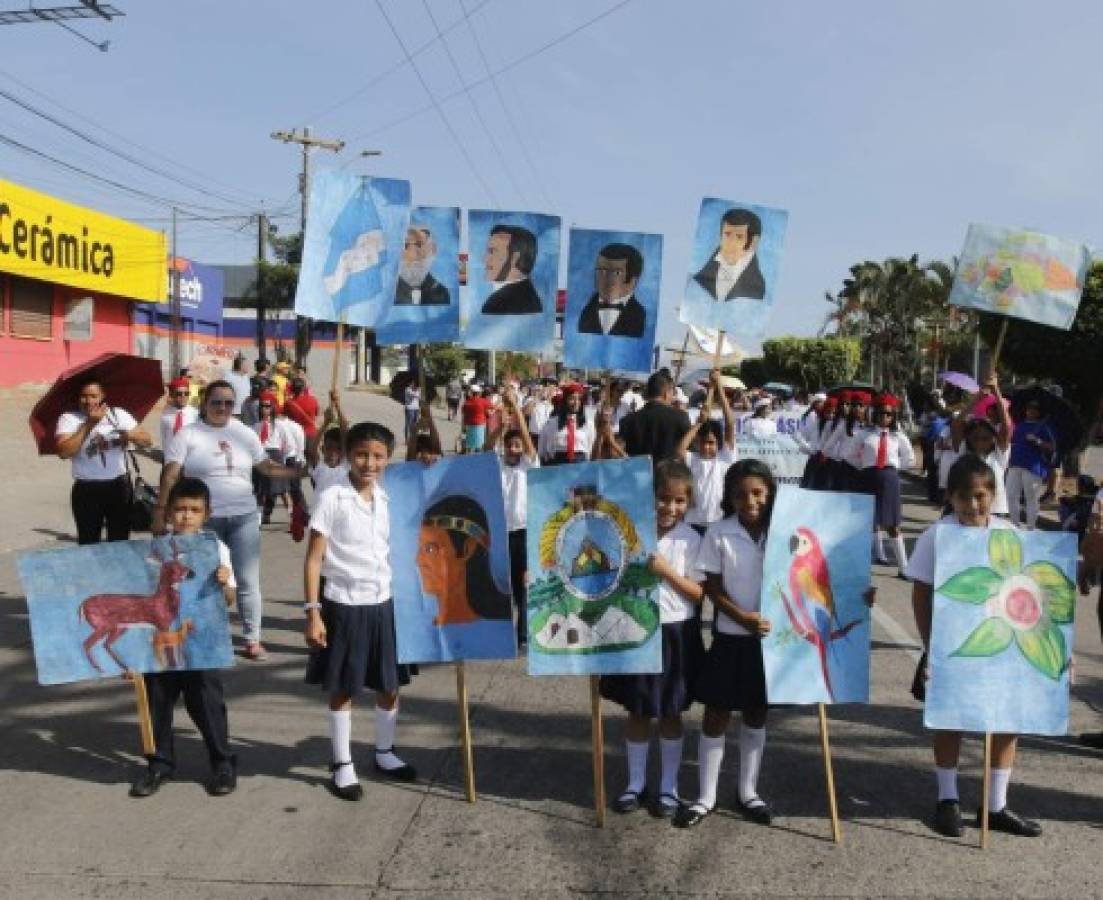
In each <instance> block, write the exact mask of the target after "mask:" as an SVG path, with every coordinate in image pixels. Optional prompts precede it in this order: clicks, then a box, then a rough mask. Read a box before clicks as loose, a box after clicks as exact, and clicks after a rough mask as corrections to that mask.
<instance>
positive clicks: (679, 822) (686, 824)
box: [672, 803, 712, 828]
mask: <svg viewBox="0 0 1103 900" xmlns="http://www.w3.org/2000/svg"><path fill="white" fill-rule="evenodd" d="M711 812H712V810H711V809H709V808H708V807H707V806H702V805H701V804H700V803H689V804H687V805H685V806H680V807H678V811H677V812H676V813H674V821H673V823H672V824H673V825H674V827H675V828H695V827H696V826H697V825H700V824H701V822H702V821H703V820H704V819H705V817H706V816H708V814H709V813H711Z"/></svg>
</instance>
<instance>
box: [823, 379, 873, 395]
mask: <svg viewBox="0 0 1103 900" xmlns="http://www.w3.org/2000/svg"><path fill="white" fill-rule="evenodd" d="M843 391H866V392H868V393H870V394H876V393H878V390H877V388H875V387H874V386H873V385H872V384H871V383H870V382H868V381H846V382H844V383H842V384H837V385H835V386H834V387H833V388H830V389H829V390H828V391H827V392H826V393H827V396H828V397H834V396H836V395H838V394H840V393H842V392H843Z"/></svg>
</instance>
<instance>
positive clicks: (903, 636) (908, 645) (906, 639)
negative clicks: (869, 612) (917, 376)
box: [873, 604, 923, 662]
mask: <svg viewBox="0 0 1103 900" xmlns="http://www.w3.org/2000/svg"><path fill="white" fill-rule="evenodd" d="M873 618H874V619H876V620H877V624H878V625H880V626H881V627H882V628H883V629H885V631H887V632H888V634H889V637H891V638H892V639H893V640H894V641H895V642H896V643H897V644H899V645H900V649H901V650H903V651H904V652H905V653H907V654H908V656H910V657H911V658H912V659H913V660H914V661H915V662H919V657H921V656H922V655H923V652H922V651H921V650H919V649H917V648H916V646H915V644H916V642H917V638H914V637H912V636H911V635H910V634H908V633H907V632H906V631H905V630H904V628H903V626H902V625H901V624H900V623H899V622H897V621H896V619H894V618H893V617H892V616H891V615H889V614H888V613H887V612H886V611H885V610H884V609H882V608H881V606H880V604H875V605H874V607H873Z"/></svg>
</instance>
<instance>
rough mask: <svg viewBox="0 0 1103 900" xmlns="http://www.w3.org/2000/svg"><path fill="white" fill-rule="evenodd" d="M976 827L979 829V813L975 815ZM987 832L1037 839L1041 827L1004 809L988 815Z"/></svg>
mask: <svg viewBox="0 0 1103 900" xmlns="http://www.w3.org/2000/svg"><path fill="white" fill-rule="evenodd" d="M977 827H978V828H979V827H980V813H979V812H978V813H977ZM988 830H989V831H1002V832H1003V833H1004V834H1013V835H1015V836H1016V837H1037V836H1038V835H1040V834H1041V833H1042V826H1041V825H1039V824H1038V823H1037V822H1034V821H1032V820H1030V819H1024V818H1023V817H1022V816H1020V815H1019V814H1018V813H1017V812H1013V811H1012V810H1011V809H1010V808H1008V807H1006V806H1005V807H1004V808H1003V809H1001V810H1000V811H999V812H990V813H989V814H988Z"/></svg>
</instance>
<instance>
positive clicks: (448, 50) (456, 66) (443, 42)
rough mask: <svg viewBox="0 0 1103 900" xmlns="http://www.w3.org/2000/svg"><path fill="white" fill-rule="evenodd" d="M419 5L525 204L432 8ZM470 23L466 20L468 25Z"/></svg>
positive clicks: (424, 1)
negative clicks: (427, 15) (423, 8)
mask: <svg viewBox="0 0 1103 900" xmlns="http://www.w3.org/2000/svg"><path fill="white" fill-rule="evenodd" d="M421 5H422V6H424V7H425V12H427V13H428V14H429V21H430V22H432V23H433V28H434V29H435V30H436V32H437V37H439V38H440V43H441V46H442V47H444V55H445V56H447V57H448V61H449V62H450V63H451V64H452V69H453V71H454V72H455V73H456V78H458V79H459V82H460V85H461V86H463V89H464V92H465V93H466V94H467V100H468V102H469V103H470V104H471V108H472V109H473V110H474V111H475V118H477V119H478V120H479V125H481V126H482V129H483V132H484V133H485V134H486V138H487V140H488V141H490V146H491V147H493V148H494V153H495V154H496V155H497V156H498V159H499V161H500V162H501V164H502V171H504V172H505V173H506V178H508V179H509V183H510V184H511V185H513V190H514V191H516V192H517V195H518V196H519V197H521V198H522V199H523V200H524V202H525V203H526V204H527V203H528V199H527V197H526V196H525V192H524V191H523V190H521V186H520V184H518V182H517V179H516V178H515V177H514V175H513V169H512V167H511V166H510V165H509V161H508V160H507V159H506V155H505V154H504V153H503V152H502V148H501V146H500V145H499V144H498V140H497V138H495V137H494V131H493V129H491V127H490V126H489V125H488V124H487V121H486V119H484V118H483V112H482V110H481V109H480V108H479V104H478V103H476V102H475V95H474V94H472V93H471V91H470V90H468V89H467V86H466V84H465V83H464V80H463V72H461V71H460V67H459V64H458V63H457V62H456V57H455V56H454V55H453V54H452V48H451V47H449V46H448V41H447V39H446V38H445V37H444V34H443V33H442V32H441V30H440V26H439V25H438V24H437V17H436V16H434V15H433V10H432V9H431V8H430V7H429V0H421ZM464 18H465V19H466V18H467V13H466V11H465V12H464ZM470 24H471V23H470V22H468V25H470Z"/></svg>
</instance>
